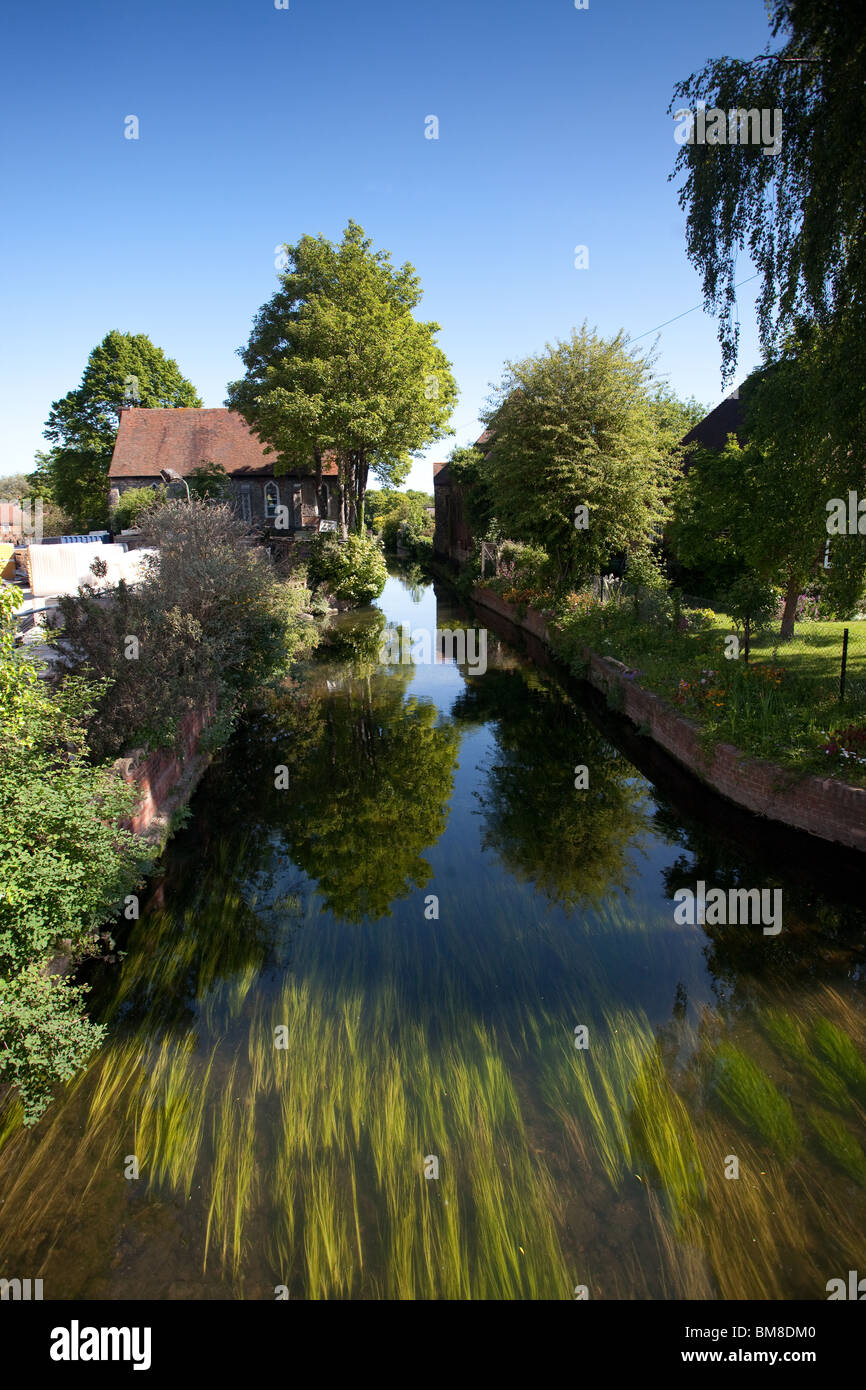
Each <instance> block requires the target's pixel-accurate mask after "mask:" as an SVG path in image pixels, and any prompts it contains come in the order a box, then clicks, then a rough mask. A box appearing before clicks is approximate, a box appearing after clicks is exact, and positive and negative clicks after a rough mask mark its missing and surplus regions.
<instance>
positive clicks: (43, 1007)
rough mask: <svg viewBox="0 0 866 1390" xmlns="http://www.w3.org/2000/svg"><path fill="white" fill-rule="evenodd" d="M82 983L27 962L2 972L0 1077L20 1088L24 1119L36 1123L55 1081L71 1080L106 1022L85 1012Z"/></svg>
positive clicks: (101, 1035) (99, 1038)
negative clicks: (6, 974)
mask: <svg viewBox="0 0 866 1390" xmlns="http://www.w3.org/2000/svg"><path fill="white" fill-rule="evenodd" d="M86 993H87V987H86V986H85V985H71V984H68V983H67V982H66V981H65V980H64V979H62V978H60V977H59V976H57V975H44V974H43V973H42V970H41V967H40V966H39V965H36V964H30V965H28V966H26V967H25V968H24V969H23V970H21V971H20V972H19V973H18V974H17V975H14V976H13V977H12V978H11V979H2V978H0V1039H2V1044H3V1047H2V1051H0V1077H2V1079H3V1080H4V1081H5V1082H6V1083H11V1084H12V1085H14V1086H16V1087H17V1089H18V1095H19V1097H20V1099H21V1102H22V1104H23V1110H24V1123H25V1124H27V1125H30V1124H35V1122H36V1120H38V1119H39V1116H40V1115H41V1114H42V1112H43V1111H44V1110H45V1108H46V1106H47V1105H48V1104H49V1101H50V1099H51V1094H52V1091H53V1088H54V1086H55V1085H56V1084H57V1082H58V1081H69V1080H70V1079H71V1078H72V1077H73V1076H74V1075H75V1073H76V1072H77V1071H80V1070H81V1068H82V1067H84V1066H85V1065H86V1063H87V1060H88V1058H89V1057H90V1056H91V1054H92V1053H93V1052H94V1051H95V1050H96V1048H97V1047H99V1045H100V1044H101V1043H102V1041H103V1039H104V1038H105V1035H106V1032H107V1030H106V1028H105V1027H104V1026H103V1025H102V1024H98V1023H91V1022H90V1020H89V1019H88V1018H87V1017H86V1016H85V1015H84V1012H83V1007H82V1004H83V998H84V995H85V994H86Z"/></svg>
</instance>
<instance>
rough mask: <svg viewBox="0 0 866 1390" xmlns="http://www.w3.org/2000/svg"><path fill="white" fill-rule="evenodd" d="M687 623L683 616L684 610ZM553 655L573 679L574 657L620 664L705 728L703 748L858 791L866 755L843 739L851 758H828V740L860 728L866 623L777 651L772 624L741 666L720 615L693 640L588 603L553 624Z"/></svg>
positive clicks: (661, 622)
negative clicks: (716, 747) (731, 748)
mask: <svg viewBox="0 0 866 1390" xmlns="http://www.w3.org/2000/svg"><path fill="white" fill-rule="evenodd" d="M685 612H686V615H687V614H688V610H685ZM558 621H559V626H560V629H561V636H560V638H559V639H558V641H557V647H558V649H559V652H560V655H562V656H563V657H564V659H565V660H566V661H567V662H568V663H569V664H570V665H572V667H573V668H574V669H575V670H579V669H580V666H581V655H580V653H581V648H582V647H583V646H589V647H591V648H592V649H593V650H594V651H596V652H598V653H599V655H602V656H612V657H615V658H616V659H617V660H619V661H622V662H624V663H625V664H626V665H627V666H628V667H630V668H631V669H632V670H633V671H634V673H635V676H634V678H635V680H637V681H638V682H639V684H641V685H643V686H645V687H646V688H647V689H650V690H654V691H655V692H656V693H658V694H660V695H663V696H664V697H665V698H666V699H668V700H671V701H672V702H673V703H674V704H676V705H677V706H678V707H679V708H681V709H682V712H683V713H684V714H685V715H687V716H688V717H689V718H692V719H695V720H697V721H698V722H699V723H700V724H701V725H702V727H703V728H704V730H705V732H706V735H707V741H708V743H709V742H713V741H721V742H730V743H733V744H735V745H736V746H737V747H739V748H741V749H743V751H744V752H747V753H751V754H753V755H755V756H757V757H764V758H769V759H771V760H772V761H774V762H779V763H784V764H786V765H788V766H793V767H796V768H797V769H798V770H799V771H801V772H803V773H810V772H813V773H814V772H817V773H820V774H821V775H823V776H826V775H827V774H828V773H830V774H832V775H834V776H839V777H841V778H843V779H844V780H846V781H850V782H854V783H856V784H857V785H861V786H866V761H864V762H861V761H858V760H857V759H858V757H859V756H861V755H862V756H863V757H864V758H866V747H864V748H859V747H858V745H857V742H856V736H854V737H851V736H848V737H847V738H846V740H845V742H846V744H847V746H848V747H849V749H850V750H851V752H852V756H849V757H847V758H846V757H844V756H842V755H840V754H838V753H835V752H834V753H832V754H829V755H828V753H827V752H826V748H827V745H828V741H829V739H830V736H831V735H832V734H833V733H834V731H842V730H848V729H850V728H851V727H852V726H854V727H855V728H857V727H863V728H864V729H866V622H862V621H851V622H848V623H844V622H812V623H809V622H804V623H801V624H798V625H797V628H796V631H795V635H794V638H793V639H792V640H791V641H790V642H781V641H780V639H779V635H778V624H775V625H774V627H773V628H772V629H770V630H769V631H767V632H764V633H762V634H761V635H760V636H759V637H757V638H753V639H752V643H751V652H750V661H749V664H748V665H747V664H746V662H745V657H744V652H743V650H742V648H743V638H742V633H741V634H740V654H739V657H738V658H737V659H727V658H726V656H725V647H726V643H725V639H726V637H728V635H729V634H731V633H733V632H734V631H735V629H734V625H733V623H732V622H731V621H730V619H729V618H728V617H727V615H726V614H725V613H723V612H721V611H717V612H715V614H707V616H706V620H705V622H704V623H703V625H702V626H701V627H700V628H699V629H698V630H696V631H678V630H675V628H674V625H673V623H672V622H671V621H670V619H669V618H665V617H664V616H654V615H653V614H652V612H651V611H650V614H649V616H647V614H646V612H644V613H643V614H642V615H641V616H638V615H637V613H636V611H635V608H634V605H633V603H632V602H631V601H630V600H625V601H622V602H620V603H619V604H616V603H608V604H605V605H601V604H594V605H591V606H590V607H589V608H587V609H584V610H582V611H577V612H571V613H568V614H567V615H566V616H565V617H563V618H561V619H559V620H558ZM846 626H847V628H848V630H849V643H848V665H847V680H846V693H845V700H844V702H842V701H840V699H839V674H840V667H841V658H842V635H843V631H844V629H845V627H846Z"/></svg>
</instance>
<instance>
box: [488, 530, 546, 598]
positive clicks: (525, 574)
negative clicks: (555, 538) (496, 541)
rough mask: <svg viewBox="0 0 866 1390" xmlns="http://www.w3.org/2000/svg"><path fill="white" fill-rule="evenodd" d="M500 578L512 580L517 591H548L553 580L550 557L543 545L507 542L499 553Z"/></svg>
mask: <svg viewBox="0 0 866 1390" xmlns="http://www.w3.org/2000/svg"><path fill="white" fill-rule="evenodd" d="M499 576H500V577H501V578H503V579H509V580H511V581H512V584H513V587H514V588H515V589H535V590H538V591H539V592H541V591H546V590H547V589H549V588H550V586H551V582H552V579H553V575H552V574H551V566H550V556H549V555H548V553H547V551H546V550H545V549H544V547H543V546H541V545H522V544H521V543H520V542H519V541H505V542H504V544H503V545H502V546H501V548H500V551H499Z"/></svg>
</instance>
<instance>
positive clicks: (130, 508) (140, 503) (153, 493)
mask: <svg viewBox="0 0 866 1390" xmlns="http://www.w3.org/2000/svg"><path fill="white" fill-rule="evenodd" d="M167 500H168V493H167V492H166V490H165V488H164V487H158V488H153V487H131V488H128V489H127V491H126V492H122V493H121V494H120V500H119V501H118V503H117V506H116V507H115V508H114V511H113V512H112V514H111V524H112V529H113V530H114V531H128V530H129V529H130V527H132V526H137V525H138V523H139V521H140V519H141V518H142V517H143V516H144V513H145V512H148V511H152V510H153V509H154V508H156V507H160V506H162V505H163V504H164V503H165V502H166V501H167Z"/></svg>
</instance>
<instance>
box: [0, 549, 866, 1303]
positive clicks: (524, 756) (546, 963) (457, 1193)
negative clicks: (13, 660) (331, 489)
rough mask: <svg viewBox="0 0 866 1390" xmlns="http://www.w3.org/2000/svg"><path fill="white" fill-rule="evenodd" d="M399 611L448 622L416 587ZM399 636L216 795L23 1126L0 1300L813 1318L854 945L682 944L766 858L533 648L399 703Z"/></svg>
mask: <svg viewBox="0 0 866 1390" xmlns="http://www.w3.org/2000/svg"><path fill="white" fill-rule="evenodd" d="M383 607H384V609H385V610H386V612H387V619H388V622H389V623H395V624H399V623H401V622H403V621H409V622H411V623H412V624H413V625H414V626H427V627H428V628H430V629H432V628H435V627H437V626H439V627H443V626H446V625H448V624H449V623H453V622H454V621H457V620H458V618H459V611H458V610H457V609H456V608H455V606H454V604H453V602H452V601H451V600H450V599H448V598H447V597H446V596H444V595H441V596H439V599H438V602H437V597H436V595H435V594H434V592H433V590H432V588H431V587H430V586H429V585H428V586H421V585H420V583H419V582H418V579H417V576H416V579H415V582H414V584H413V585H404V584H402V583H401V582H400V580H399V579H397V578H393V579H392V580H391V581H390V583H389V587H388V589H387V590H386V594H385V596H384V597H383ZM470 621H474V620H471V619H470ZM384 625H385V616H384V614H383V613H382V612H380V611H379V610H371V611H370V612H368V613H366V614H361V615H355V616H353V617H350V618H347V617H343V618H341V619H340V620H339V622H338V623H337V625H336V627H335V630H334V631H333V633H332V634H331V637H330V640H329V642H328V644H327V645H326V647H324V648H323V650H322V652H321V653H320V654H319V658H318V660H317V661H316V662H315V663H314V664H313V665H312V666H311V668H310V669H309V670H308V671H307V672H305V673H303V674H302V675H300V676H299V677H298V678H297V679H296V680H295V682H294V684H292V685H287V686H286V687H285V688H284V689H283V690H281V691H280V692H279V693H278V694H276V695H273V696H270V697H268V698H267V699H265V700H263V702H262V707H261V709H260V710H259V711H258V712H257V714H256V715H255V716H254V717H251V718H250V719H249V721H248V722H247V723H246V725H245V727H244V728H243V729H242V730H241V731H240V733H239V736H238V738H237V739H236V741H235V742H234V744H233V746H232V748H231V749H230V750H229V751H228V753H227V755H226V756H225V757H224V758H223V759H222V761H221V763H220V764H219V765H218V766H215V767H214V768H213V769H212V770H211V773H210V774H209V776H208V778H207V780H206V782H205V783H204V784H203V786H202V788H201V790H200V792H199V795H198V797H197V799H196V802H195V807H194V810H195V816H194V821H193V824H192V825H191V827H190V828H189V830H188V831H186V832H184V833H183V834H182V835H181V836H179V837H178V839H177V840H176V841H175V842H173V844H172V845H171V847H170V850H169V853H168V855H167V858H166V861H165V865H164V874H163V877H162V879H161V880H160V881H159V882H158V883H156V884H155V885H154V891H153V893H152V896H151V899H150V902H149V903H148V905H147V907H146V910H145V911H144V912H143V914H142V917H141V919H140V921H139V922H138V923H136V924H134V926H133V927H132V929H131V931H130V935H129V937H128V940H126V941H125V942H124V943H123V944H124V946H125V949H126V951H127V955H126V958H125V960H124V962H123V965H122V968H121V969H120V970H119V971H113V972H107V973H106V974H105V975H103V976H102V977H101V978H100V979H98V980H97V981H96V986H97V988H96V990H95V993H94V999H95V1000H96V1002H97V1004H98V1006H99V1008H100V1010H101V1012H102V1014H103V1016H104V1017H106V1018H107V1020H108V1021H109V1023H110V1025H111V1041H110V1043H109V1044H108V1046H107V1047H106V1048H105V1049H104V1050H103V1052H102V1053H101V1054H100V1055H99V1056H98V1057H97V1058H96V1059H95V1060H94V1062H93V1064H92V1066H91V1068H90V1070H89V1071H88V1073H87V1075H86V1076H84V1077H83V1078H80V1079H79V1080H78V1081H77V1082H76V1083H74V1084H73V1085H72V1086H70V1087H69V1088H68V1089H67V1092H66V1094H65V1095H64V1096H62V1097H61V1098H59V1099H58V1101H57V1103H56V1104H55V1106H54V1107H53V1108H52V1109H51V1110H50V1111H49V1112H48V1114H47V1115H46V1116H45V1117H44V1118H43V1120H42V1121H41V1122H40V1124H39V1125H38V1126H37V1127H36V1129H35V1131H34V1132H32V1133H24V1132H22V1131H21V1130H20V1128H18V1127H17V1126H16V1121H15V1116H14V1114H9V1113H7V1115H6V1116H5V1117H4V1121H3V1123H4V1129H3V1130H0V1142H2V1140H3V1139H4V1138H5V1144H4V1147H3V1149H2V1152H0V1183H2V1186H3V1192H4V1197H5V1201H4V1205H3V1208H2V1213H3V1214H2V1225H0V1264H2V1266H3V1267H4V1268H7V1267H13V1266H14V1267H15V1268H19V1267H20V1268H26V1269H28V1270H30V1271H32V1274H33V1277H44V1279H45V1281H46V1284H45V1287H46V1296H47V1297H59V1298H63V1297H67V1298H69V1297H108V1298H147V1297H161V1298H164V1297H171V1298H184V1297H190V1298H199V1297H232V1296H244V1297H262V1298H272V1297H273V1296H274V1289H275V1288H276V1287H277V1286H285V1287H286V1288H288V1290H289V1292H290V1294H291V1296H292V1297H312V1298H316V1297H370V1298H377V1297H397V1298H435V1297H454V1298H466V1297H474V1298H478V1297H508V1298H513V1297H518V1298H521V1297H522V1298H538V1297H545V1298H571V1297H572V1296H573V1294H572V1291H573V1288H574V1286H575V1285H576V1284H586V1285H587V1286H588V1287H589V1290H590V1295H591V1296H592V1297H674V1298H677V1297H699V1298H704V1297H706V1298H710V1297H719V1296H721V1297H727V1298H742V1297H758V1298H783V1297H785V1298H788V1297H796V1296H799V1297H807V1298H810V1297H811V1298H815V1297H825V1296H826V1295H825V1292H824V1289H825V1284H826V1281H827V1280H828V1279H829V1278H831V1277H834V1276H836V1275H844V1273H845V1271H846V1270H847V1269H849V1268H856V1266H857V1261H858V1258H860V1259H861V1261H862V1235H861V1231H862V1222H863V1216H864V1177H866V1160H864V1157H863V1153H862V1147H861V1146H862V1138H863V1121H864V1106H866V1084H864V1083H866V1062H864V1057H866V1023H864V1012H863V1008H862V1000H861V999H860V997H859V995H858V988H857V983H856V981H855V980H854V979H853V978H852V969H851V965H852V962H853V961H854V959H855V958H856V948H857V938H858V937H859V936H860V935H862V925H863V924H862V916H860V917H858V915H857V913H856V911H855V909H853V908H846V909H845V910H844V911H843V910H842V909H840V908H839V906H838V905H837V904H835V903H834V901H833V899H832V897H830V896H828V895H827V894H826V893H822V891H821V885H820V883H815V884H814V885H813V886H812V889H811V896H810V895H809V892H807V890H806V889H805V888H803V887H802V885H801V886H800V887H798V889H797V890H796V891H795V892H794V893H792V895H791V911H792V915H793V914H794V913H796V921H795V922H794V924H793V927H792V930H791V932H790V939H788V934H787V933H786V932H783V933H782V934H781V936H780V937H779V938H778V939H768V938H764V937H762V936H761V933H760V928H758V929H757V931H755V930H754V929H751V930H750V929H748V928H745V929H744V928H723V929H716V928H709V927H703V928H701V927H682V926H677V925H676V923H675V922H674V918H673V904H672V902H671V894H672V893H673V891H674V890H675V888H676V887H677V886H679V885H680V884H681V883H682V882H683V881H686V880H688V879H689V878H691V880H692V881H694V877H695V876H698V874H700V876H702V877H704V878H707V879H714V880H715V881H718V882H720V883H725V884H727V883H728V882H730V883H731V884H734V885H736V884H739V883H741V882H744V881H748V882H749V886H760V882H761V880H756V879H755V878H754V877H752V878H751V879H749V878H748V876H749V875H753V874H754V863H753V861H751V860H750V859H749V857H748V856H747V855H746V854H745V852H744V851H743V852H741V853H740V855H739V857H738V852H737V849H736V846H735V845H733V844H725V845H722V844H720V843H717V842H714V841H713V839H712V837H708V836H707V835H706V834H704V833H703V832H702V830H701V827H700V826H699V825H698V824H696V823H695V822H690V821H687V820H683V819H682V818H681V817H678V816H677V812H676V809H675V808H674V807H673V806H672V805H671V804H670V803H665V802H664V800H663V799H662V798H660V796H659V795H658V793H656V792H655V791H654V789H653V788H652V787H651V786H650V785H649V784H648V783H647V782H646V781H645V779H643V778H642V777H640V776H639V775H638V774H637V773H636V771H635V769H634V767H633V766H632V765H631V764H630V763H629V762H628V761H627V760H626V759H625V758H624V757H623V756H622V755H621V754H619V753H618V752H617V750H616V749H615V747H614V746H613V745H612V744H611V743H610V742H609V741H608V740H607V739H606V738H605V737H603V736H602V735H601V734H600V733H599V732H598V730H597V728H596V726H595V724H594V723H593V721H592V720H591V719H590V718H589V717H588V715H587V713H586V712H585V710H584V709H582V708H581V706H580V703H579V701H578V698H577V696H576V695H575V694H574V693H569V692H567V691H566V690H564V689H562V688H561V687H559V686H558V685H557V684H556V682H555V681H553V680H552V679H551V678H550V677H549V676H543V675H541V674H540V673H539V672H538V671H537V670H536V669H535V668H534V667H531V666H529V665H528V664H526V663H525V662H524V661H523V660H522V659H521V658H520V656H519V654H518V653H517V652H516V651H515V650H514V649H512V648H509V647H508V646H507V645H505V644H503V643H501V642H499V641H498V640H497V641H494V640H493V639H491V641H490V644H489V648H488V659H489V668H488V670H487V672H486V673H485V674H484V675H483V676H482V675H478V676H469V675H468V674H467V672H466V671H461V670H459V669H457V668H456V667H455V666H454V665H453V664H451V663H447V662H445V663H434V664H431V665H429V666H421V665H410V664H402V663H401V664H399V665H395V666H391V667H389V668H386V669H383V668H381V667H380V666H379V665H378V661H377V653H378V645H379V642H380V640H381V633H382V631H383V629H384ZM577 764H586V765H587V766H588V768H589V772H590V785H589V789H588V790H587V791H578V790H576V789H575V788H574V786H573V780H574V771H573V770H574V767H575V765H577ZM277 765H284V766H285V767H287V768H288V770H289V785H288V787H287V788H284V789H279V788H278V787H277V786H276V785H275V775H274V770H275V767H276V766H277ZM762 872H763V873H764V874H765V876H766V880H767V882H768V883H769V882H773V883H779V882H784V883H785V885H786V891H787V886H788V885H787V880H785V879H784V873H783V866H782V865H775V864H765V865H763V867H762ZM431 895H432V896H433V897H435V900H436V913H435V915H431V908H430V902H431ZM828 943H832V945H833V947H834V951H833V952H832V953H831V954H830V956H829V957H827V956H824V955H822V954H821V952H822V951H824V950H825V948H827V947H828ZM810 950H811V955H810ZM575 1029H581V1030H582V1029H585V1030H586V1033H585V1038H586V1040H587V1041H588V1046H587V1047H585V1048H583V1047H578V1046H575V1042H576V1041H577V1040H579V1039H580V1036H581V1035H580V1034H576V1032H575ZM731 1156H734V1157H736V1159H737V1161H738V1164H739V1177H738V1178H737V1179H732V1178H731V1177H730V1176H729V1170H730V1158H731ZM430 1157H434V1158H436V1160H437V1162H438V1170H439V1176H438V1178H435V1179H432V1180H430V1179H428V1178H426V1177H425V1158H430ZM131 1158H134V1159H135V1164H136V1165H137V1171H138V1176H137V1177H135V1176H130V1171H131V1166H130V1159H131ZM134 1167H135V1165H133V1168H134Z"/></svg>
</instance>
